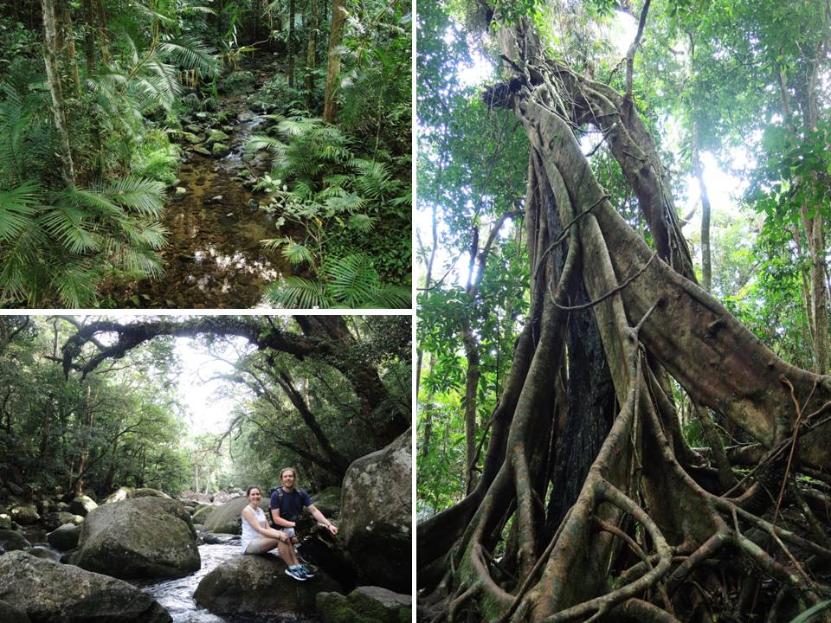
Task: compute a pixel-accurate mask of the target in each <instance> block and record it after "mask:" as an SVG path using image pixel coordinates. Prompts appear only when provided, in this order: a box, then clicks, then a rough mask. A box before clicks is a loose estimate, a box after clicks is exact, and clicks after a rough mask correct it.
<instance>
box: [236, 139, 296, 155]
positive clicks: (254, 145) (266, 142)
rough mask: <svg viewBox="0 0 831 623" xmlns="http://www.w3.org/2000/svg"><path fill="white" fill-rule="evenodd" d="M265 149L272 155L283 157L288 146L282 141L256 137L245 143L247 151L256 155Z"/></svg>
mask: <svg viewBox="0 0 831 623" xmlns="http://www.w3.org/2000/svg"><path fill="white" fill-rule="evenodd" d="M263 149H267V150H268V151H270V152H271V153H274V154H279V155H283V154H285V152H286V145H285V143H283V142H282V141H279V140H277V139H276V138H271V137H270V136H263V135H255V136H252V137H251V138H250V139H248V142H247V143H245V151H246V152H248V153H254V152H257V151H260V150H263Z"/></svg>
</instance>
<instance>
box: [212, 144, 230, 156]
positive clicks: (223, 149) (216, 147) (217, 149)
mask: <svg viewBox="0 0 831 623" xmlns="http://www.w3.org/2000/svg"><path fill="white" fill-rule="evenodd" d="M229 149H230V148H229V147H228V146H227V145H226V144H225V143H214V144H213V147H211V153H212V154H213V155H214V156H221V155H222V154H225V153H228V151H229Z"/></svg>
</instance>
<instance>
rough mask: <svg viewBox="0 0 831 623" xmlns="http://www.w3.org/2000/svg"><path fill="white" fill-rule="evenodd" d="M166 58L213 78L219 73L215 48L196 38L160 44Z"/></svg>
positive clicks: (184, 67) (161, 51) (160, 49)
mask: <svg viewBox="0 0 831 623" xmlns="http://www.w3.org/2000/svg"><path fill="white" fill-rule="evenodd" d="M159 51H160V53H161V54H162V56H164V57H165V58H169V59H171V60H173V61H174V62H175V63H176V64H177V65H178V66H179V67H182V68H183V69H195V70H196V71H198V72H199V73H200V74H201V75H203V76H206V77H209V78H213V77H214V76H217V75H219V68H220V65H219V60H218V59H217V57H216V56H215V54H216V52H215V50H213V49H211V48H210V47H208V46H207V45H205V44H204V43H202V42H201V41H199V40H197V39H194V38H180V39H175V40H171V41H165V42H163V43H161V44H160V45H159Z"/></svg>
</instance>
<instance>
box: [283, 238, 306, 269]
mask: <svg viewBox="0 0 831 623" xmlns="http://www.w3.org/2000/svg"><path fill="white" fill-rule="evenodd" d="M283 257H285V258H286V259H287V260H288V261H289V262H291V263H292V265H294V266H299V265H300V264H311V263H312V259H313V257H312V252H311V251H310V250H309V249H308V247H305V246H303V245H302V244H297V243H296V242H294V241H291V242H289V243H288V244H287V245H286V246H285V247H283Z"/></svg>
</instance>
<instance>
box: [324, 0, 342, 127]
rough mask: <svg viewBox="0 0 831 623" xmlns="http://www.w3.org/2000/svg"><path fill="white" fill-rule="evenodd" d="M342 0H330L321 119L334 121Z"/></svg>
mask: <svg viewBox="0 0 831 623" xmlns="http://www.w3.org/2000/svg"><path fill="white" fill-rule="evenodd" d="M344 4H345V3H344V0H332V25H331V28H330V31H329V57H328V64H327V66H326V91H325V95H324V100H323V120H324V121H325V122H326V123H334V122H335V114H336V112H337V94H338V85H339V83H340V51H339V48H340V44H341V41H342V40H343V26H344V24H345V23H346V7H345V6H344Z"/></svg>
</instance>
